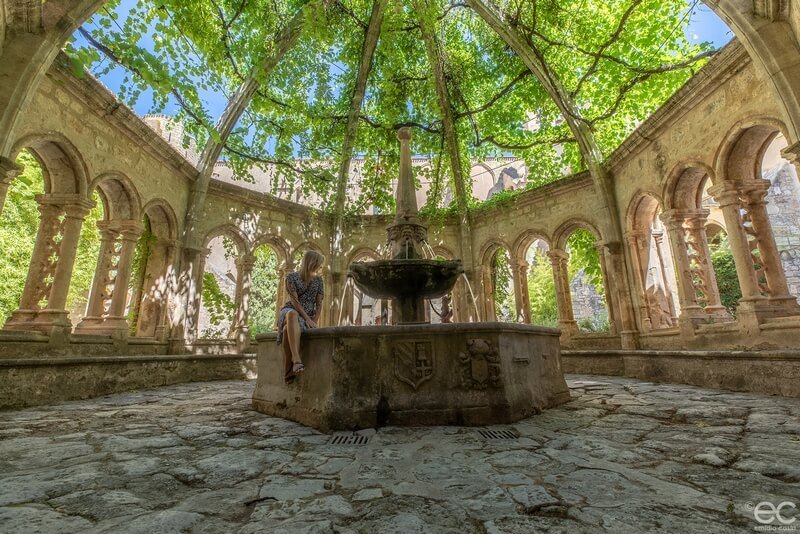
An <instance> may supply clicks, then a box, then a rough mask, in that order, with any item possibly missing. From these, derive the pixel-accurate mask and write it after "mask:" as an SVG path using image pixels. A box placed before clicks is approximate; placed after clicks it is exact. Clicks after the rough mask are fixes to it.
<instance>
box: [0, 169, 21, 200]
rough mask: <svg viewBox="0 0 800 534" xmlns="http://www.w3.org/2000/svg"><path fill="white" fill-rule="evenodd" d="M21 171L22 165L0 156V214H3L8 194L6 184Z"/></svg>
mask: <svg viewBox="0 0 800 534" xmlns="http://www.w3.org/2000/svg"><path fill="white" fill-rule="evenodd" d="M21 172H22V167H20V166H19V165H17V164H16V163H15V162H13V161H11V160H10V159H8V158H4V157H2V156H0V215H2V214H3V206H4V205H5V202H6V195H7V194H8V186H9V185H10V184H11V182H12V181H13V180H14V178H16V177H17V176H19V173H21Z"/></svg>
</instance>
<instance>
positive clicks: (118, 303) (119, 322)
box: [106, 221, 144, 336]
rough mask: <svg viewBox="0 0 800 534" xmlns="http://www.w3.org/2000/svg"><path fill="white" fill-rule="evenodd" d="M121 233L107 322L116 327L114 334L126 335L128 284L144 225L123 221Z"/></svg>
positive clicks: (120, 227) (118, 227) (118, 226)
mask: <svg viewBox="0 0 800 534" xmlns="http://www.w3.org/2000/svg"><path fill="white" fill-rule="evenodd" d="M117 229H118V231H119V234H120V239H121V243H120V251H119V259H118V260H117V274H116V276H115V277H114V290H113V292H112V294H111V304H110V305H109V310H108V311H109V313H108V317H107V318H106V323H109V326H111V327H112V328H113V329H114V332H113V334H114V335H120V336H125V335H126V334H127V332H128V330H129V328H128V321H127V319H126V317H125V311H126V306H127V304H128V286H129V285H130V281H131V271H132V269H133V255H134V253H135V252H136V244H137V243H138V241H139V236H140V235H142V232H143V231H144V227H143V226H142V225H141V223H139V222H137V221H122V222H120V223H119V224H118V225H117Z"/></svg>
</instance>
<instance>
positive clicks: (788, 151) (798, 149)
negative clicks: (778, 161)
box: [781, 142, 800, 165]
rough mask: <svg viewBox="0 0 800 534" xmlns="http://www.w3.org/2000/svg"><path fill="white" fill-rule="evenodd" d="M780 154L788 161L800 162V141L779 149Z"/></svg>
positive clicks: (795, 163)
mask: <svg viewBox="0 0 800 534" xmlns="http://www.w3.org/2000/svg"><path fill="white" fill-rule="evenodd" d="M781 156H782V157H783V159H785V160H787V161H788V162H789V163H792V164H794V165H797V164H800V142H797V143H794V144H793V145H789V146H787V147H786V148H784V149H783V150H781Z"/></svg>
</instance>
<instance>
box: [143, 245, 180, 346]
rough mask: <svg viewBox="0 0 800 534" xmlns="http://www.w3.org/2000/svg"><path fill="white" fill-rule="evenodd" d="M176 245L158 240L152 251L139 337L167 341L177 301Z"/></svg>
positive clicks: (144, 284) (146, 278)
mask: <svg viewBox="0 0 800 534" xmlns="http://www.w3.org/2000/svg"><path fill="white" fill-rule="evenodd" d="M177 247H178V243H177V241H174V240H171V239H158V240H157V241H156V242H155V243H154V244H153V245H152V246H151V247H150V255H149V257H148V259H147V265H146V266H145V270H144V280H143V284H142V292H141V295H140V299H141V302H140V303H139V312H138V317H137V323H136V333H135V335H136V336H140V337H155V338H156V339H157V340H160V341H166V339H167V335H168V331H169V330H168V324H169V320H170V317H169V308H170V305H171V303H172V301H173V299H174V297H175V295H174V289H175V287H174V286H175V284H174V281H175V280H174V274H175V251H176V249H177Z"/></svg>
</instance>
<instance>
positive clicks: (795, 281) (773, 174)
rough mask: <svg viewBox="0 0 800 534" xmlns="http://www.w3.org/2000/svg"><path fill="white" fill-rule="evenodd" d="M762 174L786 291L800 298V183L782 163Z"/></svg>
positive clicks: (791, 166)
mask: <svg viewBox="0 0 800 534" xmlns="http://www.w3.org/2000/svg"><path fill="white" fill-rule="evenodd" d="M762 175H763V177H764V178H765V179H767V180H769V181H770V182H771V184H772V186H771V187H770V190H769V194H768V196H767V200H768V202H769V204H768V205H767V210H768V211H769V219H770V223H772V230H773V232H774V234H775V243H776V244H777V245H778V250H779V251H780V254H781V260H782V262H783V269H784V271H785V272H786V281H787V282H788V283H789V292H790V293H791V294H792V295H794V296H795V297H798V298H800V183H798V179H797V170H796V169H795V167H794V165H792V164H790V163H788V162H784V163H782V164H780V165H779V166H777V167H774V168H772V169H769V170H767V171H766V172H764V173H762Z"/></svg>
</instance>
